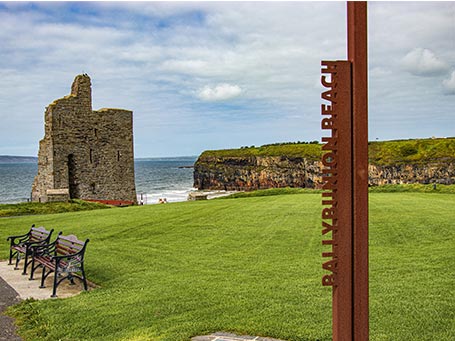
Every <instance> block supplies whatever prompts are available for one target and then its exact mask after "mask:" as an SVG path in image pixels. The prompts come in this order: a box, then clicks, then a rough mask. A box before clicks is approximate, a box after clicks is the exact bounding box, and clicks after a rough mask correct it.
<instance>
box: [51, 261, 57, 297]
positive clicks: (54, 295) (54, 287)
mask: <svg viewBox="0 0 455 341" xmlns="http://www.w3.org/2000/svg"><path fill="white" fill-rule="evenodd" d="M57 285H58V284H57V268H56V269H55V271H54V285H53V286H52V295H51V297H57Z"/></svg>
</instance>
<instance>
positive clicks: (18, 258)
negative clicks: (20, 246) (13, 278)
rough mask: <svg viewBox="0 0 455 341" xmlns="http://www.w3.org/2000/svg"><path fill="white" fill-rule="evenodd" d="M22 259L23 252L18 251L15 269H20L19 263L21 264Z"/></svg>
mask: <svg viewBox="0 0 455 341" xmlns="http://www.w3.org/2000/svg"><path fill="white" fill-rule="evenodd" d="M20 261H21V253H20V252H18V253H17V256H16V265H15V266H14V270H19V267H18V265H19V262H20Z"/></svg>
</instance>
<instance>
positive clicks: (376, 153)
mask: <svg viewBox="0 0 455 341" xmlns="http://www.w3.org/2000/svg"><path fill="white" fill-rule="evenodd" d="M321 148H322V144H318V143H314V142H311V143H281V144H280V143H277V144H273V145H264V146H261V147H254V146H252V147H242V148H239V149H223V150H208V151H205V152H203V153H202V154H201V156H200V157H201V159H203V158H205V157H248V156H286V157H304V158H307V159H309V160H320V159H321V155H322V149H321ZM368 154H369V162H370V164H373V165H381V166H384V165H398V164H415V163H420V164H422V163H431V162H455V138H436V139H413V140H396V141H377V142H369V148H368Z"/></svg>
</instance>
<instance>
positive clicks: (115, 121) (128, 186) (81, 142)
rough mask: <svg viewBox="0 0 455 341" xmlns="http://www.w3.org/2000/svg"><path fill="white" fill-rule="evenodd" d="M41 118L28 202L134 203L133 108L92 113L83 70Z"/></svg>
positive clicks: (101, 110)
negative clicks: (41, 130) (42, 123)
mask: <svg viewBox="0 0 455 341" xmlns="http://www.w3.org/2000/svg"><path fill="white" fill-rule="evenodd" d="M44 120H45V135H44V138H43V139H42V140H41V141H40V145H39V153H38V175H37V176H36V177H35V180H34V182H33V186H32V201H38V202H49V201H64V200H68V199H84V200H110V201H120V202H122V203H137V198H136V188H135V182H134V155H133V112H132V111H129V110H123V109H100V110H97V111H92V90H91V82H90V77H89V76H88V75H86V74H83V75H78V76H76V78H75V79H74V82H73V85H72V86H71V94H69V95H68V96H65V97H63V98H60V99H57V100H55V101H54V102H53V103H51V104H50V105H49V106H48V107H47V108H46V111H45V114H44Z"/></svg>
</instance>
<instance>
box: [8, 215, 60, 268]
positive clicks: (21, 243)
mask: <svg viewBox="0 0 455 341" xmlns="http://www.w3.org/2000/svg"><path fill="white" fill-rule="evenodd" d="M52 232H54V229H52V230H50V231H47V230H46V229H45V228H44V227H42V226H41V227H35V224H33V225H32V227H31V228H30V231H28V232H27V233H26V234H22V235H20V236H9V237H8V238H7V239H6V240H7V241H8V240H10V241H11V244H10V247H9V265H11V264H12V260H13V258H14V257H16V265H15V266H14V270H18V269H19V268H18V264H19V261H20V260H21V259H22V256H24V257H25V260H24V271H23V272H22V274H23V275H26V274H27V267H28V265H29V264H30V263H31V262H32V261H31V260H28V258H29V256H30V255H31V254H32V247H33V246H37V245H39V244H48V243H49V241H50V238H51V235H52Z"/></svg>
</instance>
